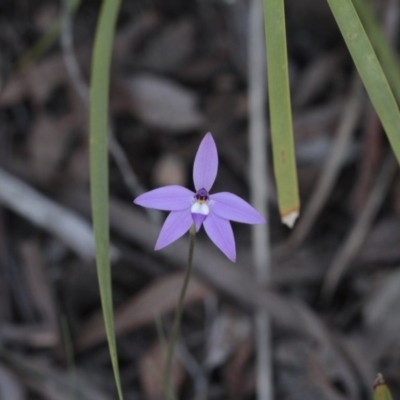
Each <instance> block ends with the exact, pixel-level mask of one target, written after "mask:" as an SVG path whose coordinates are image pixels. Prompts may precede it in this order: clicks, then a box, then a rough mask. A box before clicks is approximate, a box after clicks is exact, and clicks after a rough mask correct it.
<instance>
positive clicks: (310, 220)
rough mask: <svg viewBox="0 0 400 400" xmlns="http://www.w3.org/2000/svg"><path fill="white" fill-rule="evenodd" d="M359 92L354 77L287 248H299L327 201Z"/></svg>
mask: <svg viewBox="0 0 400 400" xmlns="http://www.w3.org/2000/svg"><path fill="white" fill-rule="evenodd" d="M362 100H363V91H362V85H361V82H360V80H359V78H358V76H357V75H356V74H354V75H353V81H352V85H351V89H350V93H349V97H348V99H347V101H346V103H345V104H344V107H343V114H342V117H341V120H340V123H339V127H338V129H337V132H336V135H335V143H334V146H333V149H332V151H331V152H330V154H329V157H328V159H327V161H326V163H325V165H324V167H323V171H322V172H321V174H320V178H319V180H318V183H317V187H316V189H315V191H314V193H313V195H312V197H311V199H310V200H309V201H308V203H307V205H306V207H305V210H304V211H303V216H302V218H301V219H300V220H299V222H298V223H297V226H296V228H295V229H294V231H293V233H292V234H291V235H290V237H289V239H288V241H287V242H286V245H287V246H289V247H297V246H299V245H300V244H301V243H302V242H303V241H304V239H305V238H306V236H307V235H308V233H309V232H310V229H311V228H312V226H313V224H314V222H315V220H316V218H317V217H318V215H319V213H320V212H321V209H322V208H323V206H324V204H325V203H326V200H327V199H328V197H329V195H330V193H331V191H332V188H333V185H334V184H335V181H336V178H337V176H338V174H339V171H340V168H341V166H342V165H343V160H344V158H345V154H346V150H347V149H348V147H349V143H350V140H351V137H352V133H353V132H354V129H355V127H356V125H357V123H358V121H359V118H360V116H361V110H362Z"/></svg>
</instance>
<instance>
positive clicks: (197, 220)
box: [192, 213, 207, 232]
mask: <svg viewBox="0 0 400 400" xmlns="http://www.w3.org/2000/svg"><path fill="white" fill-rule="evenodd" d="M192 218H193V222H194V225H195V228H196V232H198V231H199V230H200V228H201V224H202V223H203V222H204V220H205V219H206V218H207V215H204V214H196V213H192Z"/></svg>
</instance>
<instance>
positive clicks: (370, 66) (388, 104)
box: [327, 0, 400, 162]
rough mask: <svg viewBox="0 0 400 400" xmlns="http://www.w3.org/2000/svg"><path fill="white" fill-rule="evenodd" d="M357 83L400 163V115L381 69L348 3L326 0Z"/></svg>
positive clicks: (348, 0) (351, 6) (344, 0)
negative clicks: (351, 63) (359, 78)
mask: <svg viewBox="0 0 400 400" xmlns="http://www.w3.org/2000/svg"><path fill="white" fill-rule="evenodd" d="M327 1H328V4H329V6H330V8H331V10H332V13H333V15H334V17H335V19H336V22H337V24H338V26H339V29H340V31H341V33H342V36H343V38H344V40H345V42H346V44H347V47H348V49H349V51H350V54H351V56H352V58H353V61H354V63H355V65H356V67H357V70H358V73H359V74H360V77H361V80H362V81H363V83H364V86H365V88H366V90H367V92H368V95H369V97H370V99H371V102H372V104H373V106H374V108H375V111H376V113H377V114H378V116H379V119H380V121H381V123H382V125H383V128H384V129H385V132H386V134H387V136H388V139H389V142H390V145H391V146H392V149H393V151H394V153H395V155H396V158H397V160H398V161H399V162H400V135H399V127H400V113H399V109H398V107H397V104H396V101H395V99H394V96H393V93H392V91H391V89H390V86H389V84H388V81H387V79H386V76H385V74H384V73H383V70H382V67H381V65H380V64H379V61H378V58H377V56H376V54H375V52H374V49H373V48H372V45H371V42H370V41H369V39H368V36H367V34H366V32H365V30H364V28H363V26H362V24H361V21H360V19H359V17H358V15H357V12H356V10H355V8H354V6H353V3H352V2H351V0H340V1H338V0H327Z"/></svg>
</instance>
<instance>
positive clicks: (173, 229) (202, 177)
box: [134, 133, 265, 261]
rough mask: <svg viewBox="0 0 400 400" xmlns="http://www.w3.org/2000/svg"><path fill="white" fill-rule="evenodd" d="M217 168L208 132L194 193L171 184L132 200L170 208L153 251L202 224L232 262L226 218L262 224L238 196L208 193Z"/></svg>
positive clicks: (195, 172)
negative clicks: (192, 227)
mask: <svg viewBox="0 0 400 400" xmlns="http://www.w3.org/2000/svg"><path fill="white" fill-rule="evenodd" d="M217 170H218V153H217V147H216V145H215V142H214V139H213V137H212V135H211V133H207V134H206V136H205V137H204V139H203V140H202V142H201V143H200V147H199V149H198V150H197V154H196V158H195V160H194V166H193V181H194V186H195V188H196V193H193V192H192V191H191V190H189V189H186V188H184V187H182V186H177V185H172V186H165V187H162V188H159V189H155V190H152V191H150V192H147V193H144V194H142V195H141V196H139V197H137V198H136V199H135V201H134V203H135V204H138V205H140V206H143V207H147V208H155V209H158V210H166V211H171V213H170V214H169V215H168V217H167V219H166V221H165V223H164V225H163V227H162V229H161V232H160V235H159V237H158V240H157V243H156V247H155V250H160V249H162V248H163V247H165V246H168V245H169V244H171V243H172V242H174V241H175V240H177V239H179V238H180V237H181V236H182V235H184V234H185V233H186V232H187V231H188V230H189V229H190V227H191V226H192V225H193V224H194V225H195V227H196V232H198V231H199V229H200V228H201V225H204V229H205V231H206V233H207V235H208V236H209V237H210V239H211V240H212V241H213V242H214V244H215V245H216V246H217V247H219V249H220V250H221V251H222V252H223V253H224V254H225V255H226V256H227V257H228V258H229V259H230V260H231V261H235V260H236V247H235V238H234V237H233V231H232V227H231V224H230V222H229V221H235V222H243V223H245V224H263V223H265V220H264V218H263V217H262V215H261V214H260V213H259V212H258V211H256V210H255V209H254V208H253V207H252V206H251V205H250V204H248V203H247V202H246V201H244V200H242V199H241V198H240V197H238V196H236V195H234V194H232V193H228V192H222V193H215V194H210V193H209V192H210V189H211V187H212V185H213V183H214V181H215V177H216V176H217Z"/></svg>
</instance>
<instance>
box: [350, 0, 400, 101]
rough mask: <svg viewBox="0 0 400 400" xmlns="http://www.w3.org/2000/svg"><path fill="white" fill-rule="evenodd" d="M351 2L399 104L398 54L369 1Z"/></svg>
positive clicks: (356, 0) (399, 70)
mask: <svg viewBox="0 0 400 400" xmlns="http://www.w3.org/2000/svg"><path fill="white" fill-rule="evenodd" d="M353 4H354V7H355V9H356V11H357V13H358V16H359V17H360V20H361V22H362V24H363V25H364V28H365V30H366V31H367V34H368V36H369V38H370V39H371V43H372V46H373V47H374V50H375V51H376V54H377V56H378V58H379V60H380V62H381V63H382V68H383V70H384V72H385V74H386V76H387V79H388V81H389V83H390V86H391V88H392V90H393V94H394V96H395V98H396V100H397V103H398V104H400V68H399V59H398V56H397V54H396V53H395V51H394V49H393V47H392V46H391V45H390V43H389V40H388V39H387V38H386V37H385V35H384V32H383V30H382V28H381V27H380V26H379V22H378V20H377V18H376V14H375V12H374V10H373V7H372V5H371V3H370V1H368V0H353Z"/></svg>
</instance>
